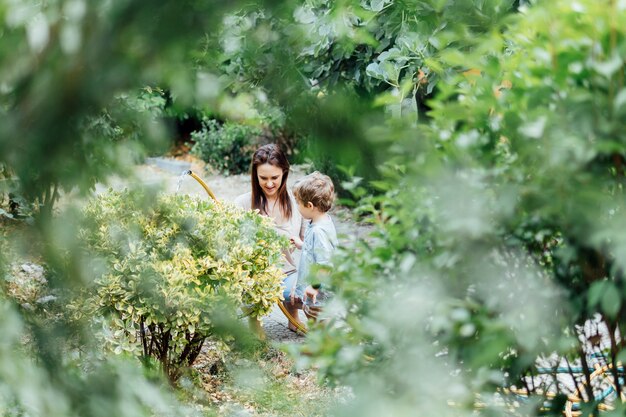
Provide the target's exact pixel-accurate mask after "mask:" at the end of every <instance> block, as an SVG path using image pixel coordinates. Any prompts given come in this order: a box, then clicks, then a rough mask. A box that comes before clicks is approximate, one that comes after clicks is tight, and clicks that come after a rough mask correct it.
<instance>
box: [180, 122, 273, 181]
mask: <svg viewBox="0 0 626 417" xmlns="http://www.w3.org/2000/svg"><path fill="white" fill-rule="evenodd" d="M260 134H261V131H260V130H259V129H258V128H256V127H254V126H247V125H243V124H238V123H231V122H226V123H225V124H223V125H220V123H219V122H218V121H216V120H215V119H207V118H205V119H204V120H203V121H202V130H200V131H197V132H193V133H192V134H191V137H192V139H193V140H194V141H195V145H194V146H193V148H192V153H194V154H195V155H198V156H199V157H200V158H202V160H203V161H205V162H208V163H209V164H211V166H213V167H214V168H216V169H217V170H219V171H220V172H223V173H228V174H241V173H244V172H247V171H248V168H249V167H250V161H251V158H252V153H253V152H254V150H255V148H256V145H257V138H258V136H259V135H260Z"/></svg>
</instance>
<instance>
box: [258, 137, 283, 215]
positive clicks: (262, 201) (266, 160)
mask: <svg viewBox="0 0 626 417" xmlns="http://www.w3.org/2000/svg"><path fill="white" fill-rule="evenodd" d="M263 164H270V165H272V166H275V167H278V168H280V169H281V170H282V171H283V178H282V181H281V183H280V187H278V191H277V198H278V204H279V207H280V212H281V214H282V215H283V217H285V218H287V219H288V218H291V213H292V207H291V199H290V198H289V193H288V192H287V178H288V177H289V161H288V160H287V156H285V154H284V153H283V151H281V150H280V148H279V147H278V146H277V145H275V144H273V143H270V144H267V145H263V146H261V147H260V148H259V149H257V150H256V152H255V153H254V155H252V169H251V170H250V171H251V173H250V175H251V176H252V204H251V205H252V209H253V210H254V209H258V210H259V211H260V212H261V213H263V214H268V212H267V198H266V197H265V193H264V192H263V189H262V188H261V184H259V177H258V174H257V170H258V167H259V166H260V165H263Z"/></svg>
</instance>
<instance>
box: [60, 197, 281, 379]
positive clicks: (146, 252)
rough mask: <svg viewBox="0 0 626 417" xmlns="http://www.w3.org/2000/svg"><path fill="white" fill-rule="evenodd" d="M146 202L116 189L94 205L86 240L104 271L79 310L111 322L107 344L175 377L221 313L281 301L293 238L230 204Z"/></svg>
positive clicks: (262, 310) (259, 310) (262, 309)
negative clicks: (283, 267) (288, 242)
mask: <svg viewBox="0 0 626 417" xmlns="http://www.w3.org/2000/svg"><path fill="white" fill-rule="evenodd" d="M148 201H150V199H149V197H148V196H146V195H142V194H138V193H131V192H128V191H126V192H113V191H109V192H108V193H106V194H104V195H102V196H100V197H98V198H97V199H94V200H93V201H91V203H90V204H89V205H88V206H87V207H86V209H85V213H86V215H87V219H88V222H86V225H85V227H84V228H83V229H82V230H81V233H80V239H81V240H82V241H83V242H84V244H85V246H86V248H87V250H88V251H90V252H93V254H94V255H95V256H94V259H95V258H98V259H97V260H96V261H95V262H96V263H100V265H101V266H100V270H101V271H104V272H103V273H102V274H100V275H99V276H98V277H97V278H96V279H95V285H93V286H92V288H90V289H89V290H88V291H87V294H84V295H82V296H81V297H80V299H81V300H82V301H76V302H75V304H74V305H73V306H72V307H73V308H75V309H76V311H77V313H78V315H79V316H86V317H96V318H98V319H97V321H100V320H103V323H104V324H103V326H104V329H105V331H104V332H103V334H102V335H101V336H102V338H103V344H104V346H106V347H108V348H110V349H111V350H113V351H114V352H116V353H122V352H129V353H131V354H135V355H138V356H140V357H142V358H143V359H144V360H146V361H150V360H151V359H152V360H157V361H158V362H159V363H160V365H161V367H162V368H163V371H164V372H165V373H166V374H167V376H168V377H169V378H170V380H171V381H176V380H177V379H178V378H179V377H180V376H181V374H182V372H183V371H184V369H185V368H186V367H187V366H189V365H191V364H192V363H193V361H194V360H195V358H196V357H197V355H198V354H199V352H200V349H201V347H202V344H203V342H204V340H205V339H206V338H207V337H208V336H211V335H212V334H213V331H214V329H215V318H216V317H217V316H219V317H223V316H224V315H232V317H234V316H235V315H236V309H237V307H239V306H241V305H247V306H249V310H250V312H251V314H253V315H257V316H261V315H263V314H266V313H268V312H269V311H270V309H271V307H272V305H273V304H275V303H276V302H277V301H278V300H279V297H280V295H281V291H282V290H281V276H282V272H281V271H280V269H279V268H278V267H277V266H276V264H277V262H278V261H279V259H280V254H281V249H282V247H283V245H284V244H285V242H284V240H283V239H281V238H280V237H279V236H278V235H277V234H276V233H275V232H274V230H273V228H272V227H271V225H270V224H269V221H268V219H267V218H264V217H262V216H259V215H258V214H256V213H253V212H247V211H242V210H239V209H237V208H235V207H233V206H230V205H216V204H215V203H213V202H209V201H204V200H199V199H194V198H191V197H188V196H160V197H158V198H157V199H156V201H155V202H154V204H146V203H147V202H148ZM102 263H104V266H105V268H102ZM101 318H103V319H101Z"/></svg>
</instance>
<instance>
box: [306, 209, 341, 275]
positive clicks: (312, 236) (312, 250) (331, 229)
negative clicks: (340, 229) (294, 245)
mask: <svg viewBox="0 0 626 417" xmlns="http://www.w3.org/2000/svg"><path fill="white" fill-rule="evenodd" d="M336 247H337V231H336V230H335V224H334V223H333V220H332V219H331V218H330V216H329V215H326V216H325V217H324V218H322V219H320V220H319V221H317V222H316V223H311V222H309V224H307V226H306V229H305V230H304V242H303V244H302V255H301V256H300V263H299V264H298V285H303V286H306V285H309V284H310V282H309V281H308V279H309V277H308V275H309V272H310V271H311V265H314V264H321V265H331V262H330V259H331V258H332V255H333V252H334V251H335V248H336Z"/></svg>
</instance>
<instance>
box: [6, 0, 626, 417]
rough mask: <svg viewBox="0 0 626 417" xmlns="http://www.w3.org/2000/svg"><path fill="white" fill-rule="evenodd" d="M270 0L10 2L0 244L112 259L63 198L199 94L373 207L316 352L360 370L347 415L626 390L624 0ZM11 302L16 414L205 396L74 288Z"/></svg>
mask: <svg viewBox="0 0 626 417" xmlns="http://www.w3.org/2000/svg"><path fill="white" fill-rule="evenodd" d="M257 3H258V4H255V5H254V7H253V8H252V7H248V6H247V4H238V2H228V3H222V2H211V1H200V0H196V1H183V2H180V1H178V2H171V1H164V2H160V3H159V4H158V5H155V4H145V3H144V2H138V1H131V0H124V1H117V2H89V1H83V0H68V1H62V0H56V1H48V2H44V3H41V2H34V1H33V2H30V1H19V2H17V1H10V0H4V1H0V19H1V21H2V25H3V26H2V31H0V39H1V40H2V42H0V60H1V62H2V65H1V66H0V167H1V170H0V179H1V183H0V184H1V185H0V186H1V187H2V188H1V189H0V193H1V198H0V204H2V206H1V207H0V208H1V209H2V211H0V218H2V224H3V233H2V234H3V235H8V236H10V238H9V239H3V240H2V245H3V250H2V255H3V256H2V257H3V258H4V259H3V262H2V264H1V265H4V266H6V265H7V261H8V260H10V259H11V258H12V257H14V256H17V255H16V254H18V255H19V254H24V253H27V254H29V255H31V256H36V257H39V258H40V259H41V260H42V261H43V262H45V263H46V265H47V266H48V268H49V270H50V271H53V272H52V274H51V280H50V286H51V289H50V290H49V291H50V292H51V293H52V294H54V295H55V296H56V297H58V299H59V300H63V299H64V297H65V294H67V293H73V291H75V290H76V289H81V288H84V286H85V285H86V284H88V283H90V282H91V281H92V280H93V279H94V278H95V276H100V274H99V273H98V274H96V273H95V272H102V271H100V270H98V271H94V270H93V269H90V268H87V267H86V265H89V264H88V263H86V262H85V260H84V259H83V258H82V256H83V254H84V251H83V250H82V249H83V248H81V246H80V244H79V243H78V242H77V240H76V239H75V236H76V233H77V227H78V224H77V222H76V219H77V217H78V215H77V214H76V213H77V211H75V210H73V209H71V207H70V208H68V207H65V208H64V210H65V211H63V212H61V211H55V210H54V207H55V206H54V203H55V201H57V199H58V198H59V195H60V193H61V192H62V191H65V192H70V190H74V191H73V192H77V191H79V192H82V193H83V194H85V193H87V192H88V191H89V189H90V188H91V187H93V186H94V184H95V183H96V182H98V181H105V180H106V178H107V177H108V176H109V175H110V174H112V173H119V174H128V173H129V172H130V167H131V166H132V164H133V163H134V162H137V161H140V160H141V158H142V157H143V156H144V155H146V154H154V153H158V152H162V151H163V150H164V149H166V148H167V145H168V143H167V140H168V138H172V137H174V136H175V134H174V133H172V132H171V131H168V126H171V123H168V122H167V120H168V119H167V116H171V115H172V114H174V117H176V118H178V120H182V119H184V118H185V117H186V116H185V114H192V113H193V114H196V112H199V113H201V114H203V115H204V116H207V117H209V119H210V120H217V122H209V121H207V122H206V124H205V125H204V129H203V128H202V125H200V127H199V131H198V133H196V134H195V136H196V138H200V137H201V136H205V137H206V138H209V137H213V138H214V139H215V140H214V142H213V143H214V144H215V145H214V146H217V144H220V146H221V144H224V143H226V142H225V140H226V139H227V138H228V137H231V138H232V142H233V143H240V144H241V145H242V146H243V145H247V144H244V143H243V142H236V140H235V139H236V137H237V135H236V134H235V133H233V132H230V131H229V132H230V133H228V135H230V136H228V135H226V136H219V135H218V134H217V132H218V131H219V130H220V129H221V130H223V131H226V129H227V128H226V126H231V124H232V126H234V125H237V126H245V129H250V130H252V129H259V130H262V131H265V132H267V131H268V129H270V130H272V132H273V133H272V135H273V136H272V135H270V137H269V140H273V139H272V138H274V137H276V138H281V140H283V141H284V143H285V144H289V146H292V147H293V149H296V150H297V152H296V151H294V152H293V153H292V155H297V154H298V152H301V153H303V154H304V155H302V154H300V155H299V156H298V157H299V158H300V157H301V158H306V157H308V158H309V159H310V160H311V161H313V162H314V163H316V164H317V166H318V168H320V169H322V170H324V171H327V172H329V173H331V174H333V176H334V177H335V178H336V179H337V180H338V181H341V180H342V179H343V180H345V181H344V182H343V183H342V186H343V188H344V189H345V190H346V191H347V192H349V193H351V195H352V204H353V206H354V208H355V210H354V211H355V213H356V214H357V215H358V216H359V218H360V219H362V220H364V221H370V222H372V223H373V224H374V226H375V228H374V232H373V234H372V236H371V237H370V238H369V239H367V240H364V241H355V242H353V244H352V245H350V246H348V247H345V248H342V250H341V251H340V252H339V253H338V255H337V258H336V265H337V267H336V268H335V271H334V273H333V275H332V276H331V277H330V278H328V280H329V283H330V284H332V285H333V286H334V288H335V289H336V291H337V296H336V298H335V300H334V302H333V303H332V304H331V305H330V306H329V308H327V311H326V314H328V315H329V317H331V318H330V321H329V322H328V324H327V325H326V326H320V327H319V328H318V329H316V330H315V331H313V332H311V333H310V335H309V336H308V339H307V341H306V343H305V344H304V345H303V346H302V347H299V348H293V349H292V350H293V351H294V352H293V353H294V355H295V358H296V364H297V366H302V367H307V366H311V365H313V366H315V367H316V368H317V369H318V370H319V374H320V380H323V381H326V382H330V383H336V384H340V385H344V386H349V387H351V389H352V393H353V395H351V396H348V397H349V398H348V399H347V400H346V401H345V404H343V405H342V406H341V407H339V408H337V409H335V410H333V412H332V413H333V414H335V415H363V416H368V415H372V416H373V415H381V414H383V415H411V416H412V415H429V416H435V415H437V416H446V415H454V416H460V415H476V414H479V415H486V416H488V415H502V414H507V415H539V414H552V415H560V414H562V412H563V407H564V404H565V402H566V400H567V397H566V395H572V394H575V395H578V396H579V397H582V398H583V399H586V401H583V402H585V404H583V405H582V406H581V407H582V412H583V413H586V414H587V415H589V414H590V413H592V412H594V411H595V410H596V408H597V407H598V401H594V399H593V395H594V392H593V388H592V384H591V381H590V379H591V372H592V369H590V365H591V364H592V362H595V363H598V364H599V365H605V364H610V365H612V366H613V367H612V368H607V370H606V371H605V373H604V374H603V378H605V379H606V381H609V382H610V384H611V385H612V386H613V390H614V391H613V392H614V393H615V394H614V395H613V397H619V395H620V394H621V392H622V391H623V387H622V385H623V380H620V378H618V377H617V374H616V372H617V371H616V370H617V366H615V365H616V364H617V362H618V361H619V360H620V359H623V358H624V354H623V343H622V341H621V335H622V334H624V331H625V330H626V329H624V320H623V319H624V314H626V309H625V303H624V300H625V294H626V292H625V291H624V259H626V253H624V251H625V250H626V246H625V243H624V237H623V230H624V227H625V226H626V217H625V215H626V211H625V210H626V208H625V207H624V195H623V193H624V187H623V185H624V166H625V163H626V160H625V159H624V158H625V155H626V148H625V146H626V138H625V137H624V132H626V129H625V126H624V122H625V121H626V117H625V116H626V88H625V86H624V76H625V75H626V74H625V69H624V59H625V58H626V29H625V28H626V3H625V2H624V1H623V0H602V1H591V0H578V1H565V0H553V1H537V2H517V1H507V0H471V1H454V0H376V1H374V0H372V1H342V2H331V1H325V0H316V1H308V2H304V3H303V2H280V3H277V4H273V3H272V2H264V3H261V2H257ZM146 86H153V87H146ZM156 86H158V87H156ZM268 108H269V109H277V110H271V111H269V113H271V114H274V115H276V114H279V115H280V116H276V117H274V118H272V117H270V119H271V122H268V118H267V116H266V115H267V114H268ZM190 109H193V111H192V110H190ZM168 112H170V113H168ZM186 112H187V113H186ZM211 126H213V127H211ZM211 135H213V136H211ZM261 136H263V135H261ZM266 139H268V138H267V137H266ZM212 140H213V139H212ZM198 143H200V141H199V140H198ZM252 144H253V143H251V145H252ZM238 150H239V149H238ZM324 164H326V165H324ZM338 167H340V168H338ZM221 169H225V170H230V168H229V167H228V166H223V167H222V168H221ZM332 170H335V171H333V172H330V171H332ZM16 217H25V218H27V219H28V221H29V222H30V223H32V226H29V227H26V228H20V233H15V232H13V230H14V228H15V227H16V224H17V223H16V220H14V218H16ZM20 224H22V223H20ZM5 226H6V227H5ZM101 267H104V266H101ZM5 298H6V299H5V300H4V301H3V302H2V309H3V314H2V315H0V317H1V319H0V328H1V329H2V333H3V335H4V336H3V341H2V344H1V347H0V349H2V352H3V353H2V355H1V358H2V360H1V362H0V375H1V379H2V380H4V381H11V384H6V383H5V384H2V385H0V399H1V401H2V402H1V405H0V407H2V408H1V409H2V412H3V413H4V414H7V415H46V416H52V415H58V416H69V415H81V416H91V415H93V416H97V415H118V416H124V415H133V416H134V415H155V414H156V415H160V414H167V415H172V414H176V413H181V415H192V414H193V413H194V411H192V410H189V409H187V408H184V407H181V406H179V405H176V406H173V405H172V404H174V403H175V402H176V400H174V399H171V398H169V397H163V396H162V394H160V391H159V389H158V388H157V387H156V385H155V384H153V383H152V382H149V380H148V379H146V377H145V375H144V374H143V373H142V372H143V371H142V368H141V367H140V366H139V365H138V364H137V363H135V362H134V361H132V360H124V359H123V357H119V356H114V357H104V358H103V357H100V356H98V357H95V356H94V355H92V354H91V353H90V352H93V351H94V346H93V343H94V342H93V340H92V339H93V338H92V336H91V334H90V333H89V332H88V331H86V330H85V329H86V328H83V327H82V326H81V325H80V323H73V324H72V326H68V321H67V320H66V318H65V317H64V315H63V311H62V310H63V309H62V308H61V307H59V305H57V306H56V307H51V308H50V309H48V310H46V311H44V312H42V311H39V310H34V311H32V310H29V309H25V308H24V307H23V304H19V303H18V302H16V301H11V297H8V296H7V297H5ZM54 308H59V309H60V310H61V311H60V312H58V311H57V310H54ZM590 320H591V321H590ZM592 322H593V323H595V324H593V325H591V324H590V323H592ZM585 326H586V327H587V328H589V327H591V330H588V331H586V332H583V331H582V329H583V328H584V327H585ZM597 329H605V330H604V332H603V333H602V334H601V333H599V330H597ZM223 331H225V332H228V326H225V327H224V329H223ZM68 334H71V336H72V337H68ZM25 342H26V343H25ZM77 352H80V354H79V355H77ZM538 359H540V362H537V360H538ZM563 363H566V364H570V365H571V366H580V367H581V371H580V372H579V373H578V374H579V375H577V382H579V383H580V385H579V389H578V392H577V390H576V387H573V388H572V387H567V386H564V385H563V384H558V383H555V384H554V385H553V387H552V388H551V390H552V392H553V393H554V394H559V395H557V396H556V397H554V396H546V395H545V390H546V389H545V388H546V387H541V388H542V389H537V386H536V384H534V382H533V381H536V380H533V379H532V378H531V377H532V375H536V374H537V373H538V372H539V368H540V367H542V366H548V367H551V368H554V369H555V370H556V369H557V368H558V367H559V366H561V365H562V364H563ZM540 364H541V365H540ZM546 364H547V365H546ZM511 387H517V388H518V389H520V390H521V391H522V393H523V394H524V395H523V397H524V398H526V397H529V399H528V398H526V399H520V397H519V396H515V397H510V396H509V395H508V394H507V393H508V392H509V391H507V390H508V389H509V388H511ZM544 396H545V398H544ZM533 398H534V399H533ZM612 406H613V407H616V408H617V410H616V411H615V412H614V413H613V415H622V414H623V412H624V407H623V405H622V404H621V403H620V402H619V401H615V402H614V403H613V404H612ZM595 412H596V413H597V411H595Z"/></svg>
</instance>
